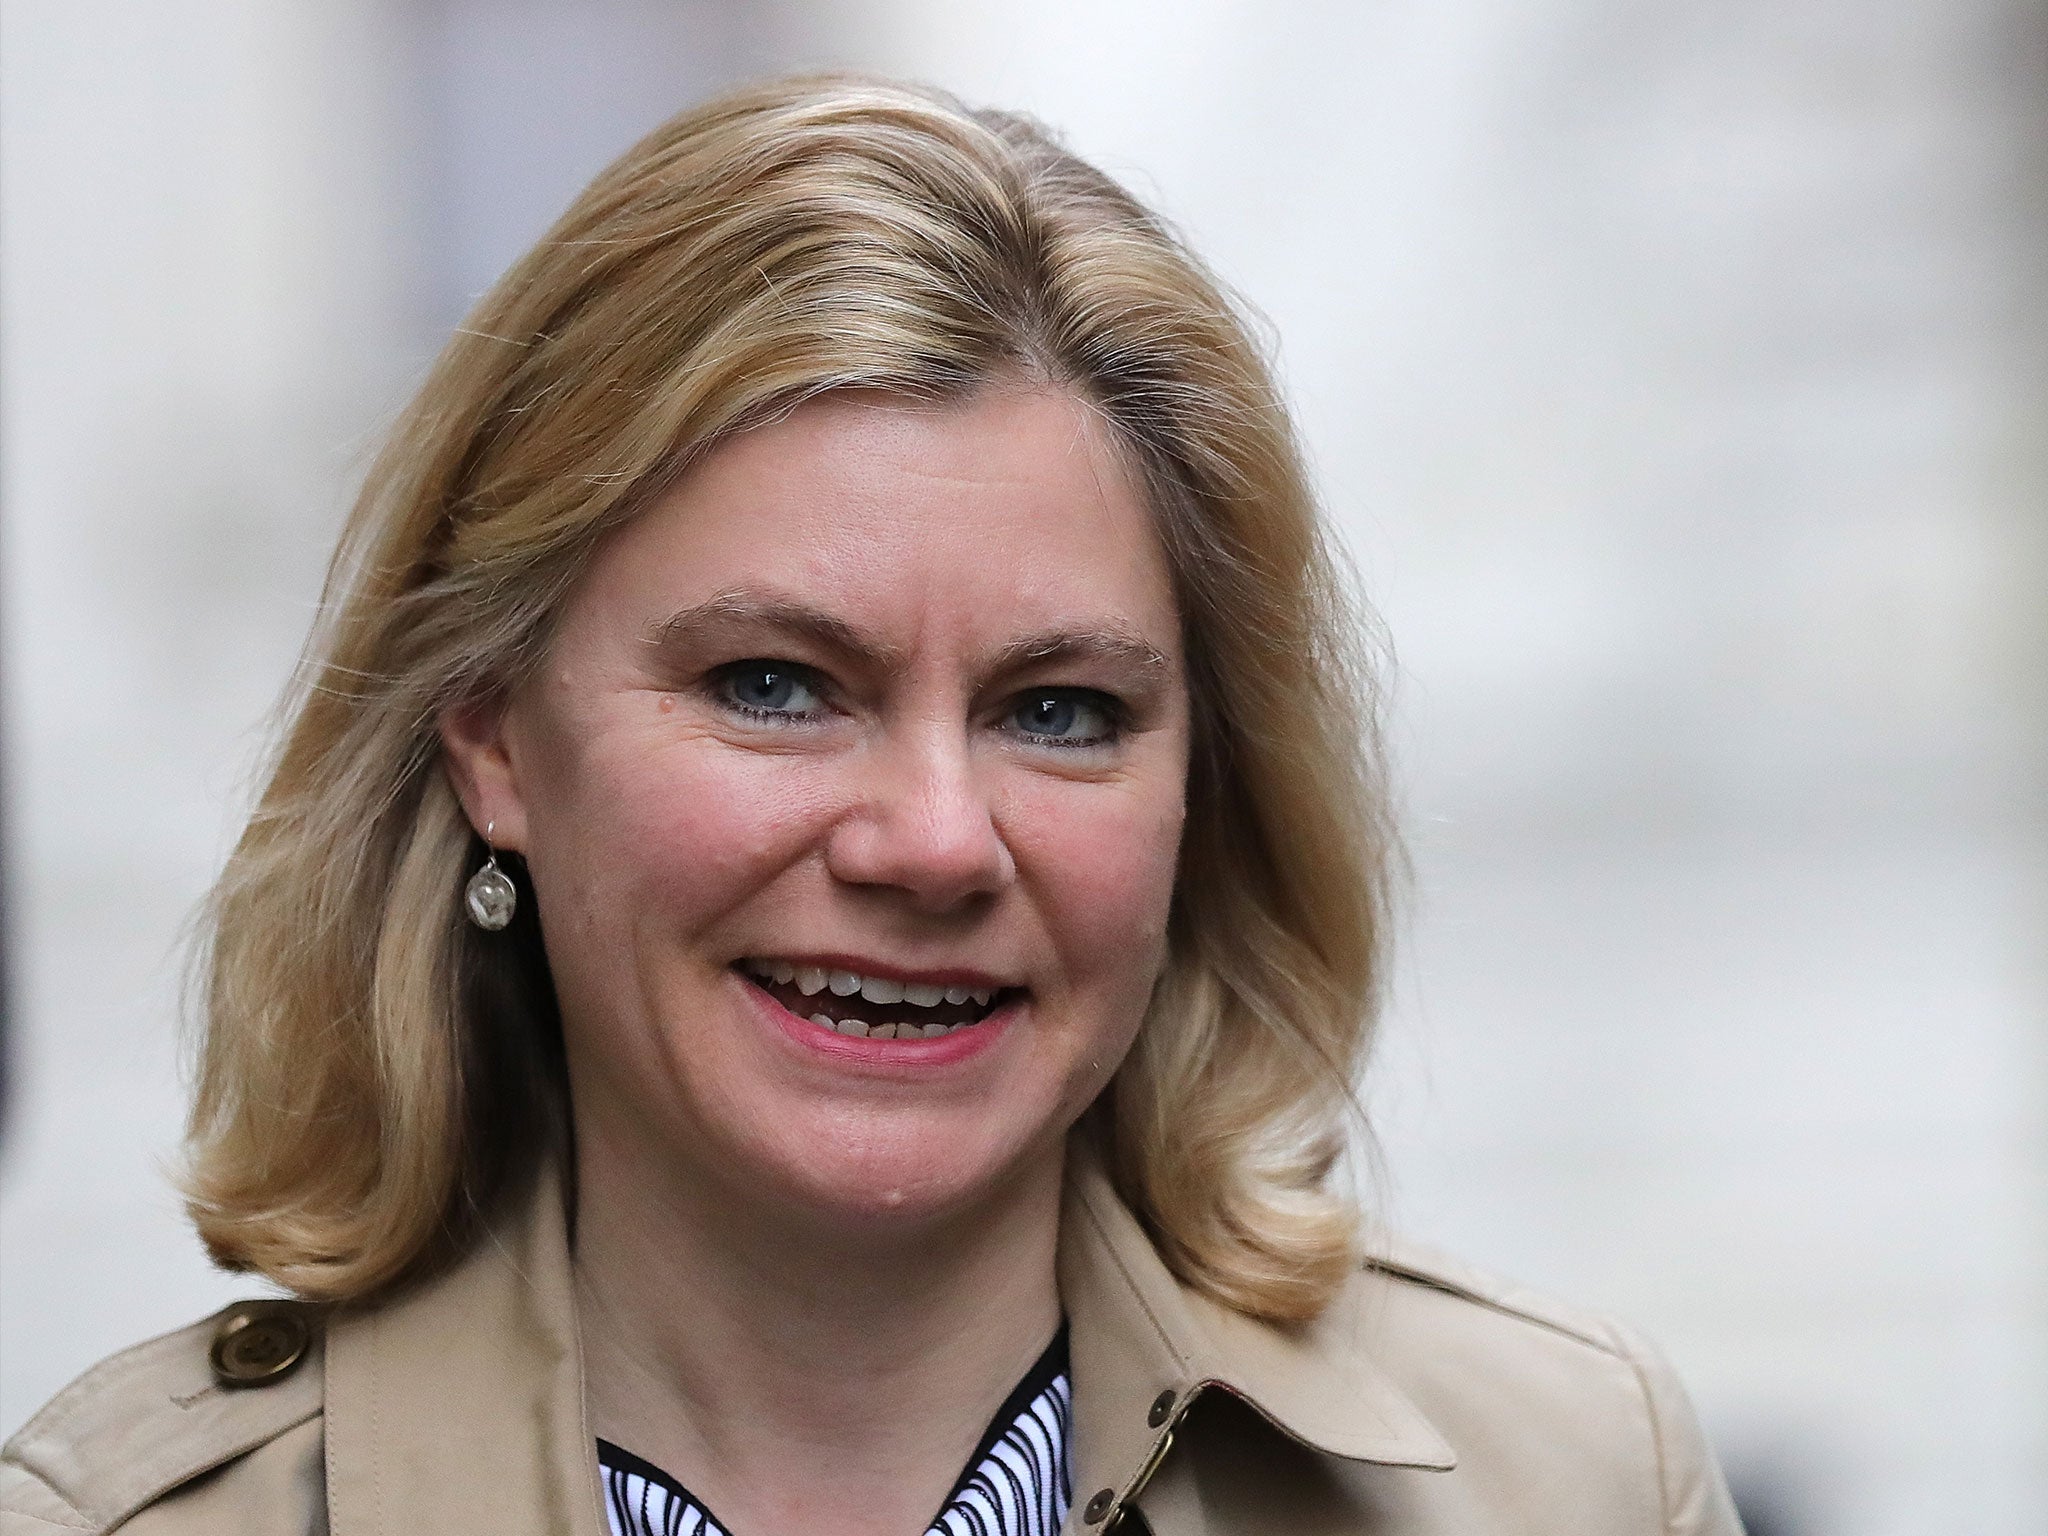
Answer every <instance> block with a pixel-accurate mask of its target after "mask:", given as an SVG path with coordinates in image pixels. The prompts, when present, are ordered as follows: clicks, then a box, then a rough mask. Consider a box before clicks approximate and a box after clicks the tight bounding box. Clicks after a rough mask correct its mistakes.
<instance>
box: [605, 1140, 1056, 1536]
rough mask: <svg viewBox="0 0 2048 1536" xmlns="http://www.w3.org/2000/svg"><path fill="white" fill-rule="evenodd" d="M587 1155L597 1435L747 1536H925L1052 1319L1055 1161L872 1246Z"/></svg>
mask: <svg viewBox="0 0 2048 1536" xmlns="http://www.w3.org/2000/svg"><path fill="white" fill-rule="evenodd" d="M592 1130H593V1131H596V1134H594V1135H589V1136H584V1135H582V1134H579V1138H578V1142H579V1145H578V1154H577V1161H578V1169H577V1173H578V1181H577V1182H578V1199H577V1218H576V1257H575V1264H576V1273H577V1293H578V1301H579V1307H580V1313H581V1324H582V1330H583V1342H584V1355H585V1374H586V1381H587V1383H588V1385H587V1388H586V1390H587V1393H588V1401H589V1405H590V1412H591V1417H592V1422H593V1427H594V1428H595V1430H596V1432H597V1433H598V1434H599V1435H601V1436H602V1437H604V1438H605V1439H607V1440H610V1441H612V1442H613V1443H615V1444H618V1445H621V1446H624V1447H625V1448H626V1449H628V1450H631V1451H633V1452H634V1453H635V1454H637V1455H639V1456H642V1457H644V1458H646V1459H647V1460H649V1461H652V1462H654V1463H655V1464H656V1465H657V1466H660V1467H662V1468H664V1469H665V1470H667V1471H668V1472H670V1473H671V1474H673V1475H674V1476H675V1477H676V1478H678V1479H679V1480H680V1481H681V1482H682V1483H683V1484H684V1485H685V1486H686V1487H688V1488H689V1490H690V1491H691V1492H692V1493H693V1494H694V1495H696V1496H697V1498H698V1499H700V1500H701V1501H702V1502H703V1503H704V1504H705V1505H706V1506H707V1507H708V1508H710V1509H711V1510H712V1511H713V1512H714V1513H715V1514H716V1515H717V1516H718V1517H719V1519H720V1520H721V1521H723V1522H725V1523H727V1524H728V1526H729V1528H731V1529H733V1530H734V1531H736V1532H737V1533H738V1536H761V1533H773V1532H776V1531H788V1530H803V1531H807V1532H815V1533H818V1536H842V1533H843V1536H856V1533H858V1536H870V1533H872V1536H907V1533H913V1532H922V1531H923V1530H924V1529H925V1526H926V1523H927V1522H928V1521H930V1519H931V1518H932V1516H933V1515H934V1514H935V1513H936V1512H937V1511H938V1509H939V1506H940V1505H941V1504H942V1503H943V1501H944V1499H945V1497H946V1495H947V1493H948V1491H950V1489H951V1488H952V1486H953V1482H954V1480H955V1478H957V1477H958V1475H959V1472H960V1469H961V1467H962V1465H963V1464H964V1463H965V1461H966V1460H967V1458H968V1456H969V1455H970V1454H972V1452H973V1450H974V1447H975V1444H976V1442H977V1441H978V1440H979V1438H980V1435H981V1432H982V1430H983V1429H984V1428H985V1427H986V1425H987V1423H988V1421H989V1419H990V1418H991V1416H992V1415H993V1414H994V1413H995V1411H996V1410H997V1408H998V1407H999V1406H1000V1405H1001V1403H1002V1401H1003V1399H1004V1397H1005V1396H1007V1394H1008V1393H1009V1391H1010V1389H1011V1388H1012V1387H1013V1386H1015V1385H1016V1383H1017V1381H1018V1379H1019V1378H1020V1377H1021V1376H1022V1375H1023V1374H1024V1372H1025V1371H1026V1370H1027V1369H1028V1368H1029V1367H1030V1365H1031V1363H1032V1362H1033V1361H1034V1360H1035V1359H1036V1358H1037V1357H1038V1355H1039V1353H1040V1352H1041V1351H1042V1350H1043V1349H1044V1348H1045V1346H1046V1344H1047V1342H1048V1341H1049V1340H1050V1339H1051V1337H1052V1335H1053V1332H1054V1330H1055V1329H1056V1328H1057V1327H1058V1323H1059V1296H1058V1290H1057V1286H1056V1282H1055V1277H1054V1250H1055V1244H1056V1239H1057V1231H1058V1223H1059V1200H1060V1175H1061V1170H1060V1168H1059V1166H1058V1163H1057V1160H1056V1159H1054V1160H1050V1161H1051V1166H1049V1167H1047V1168H1043V1169H1036V1170H1034V1171H1033V1172H1032V1174H1031V1175H1030V1176H1029V1177H1028V1178H1026V1179H1023V1180H1020V1181H1018V1182H1017V1183H1016V1184H1015V1185H1014V1186H1013V1187H1008V1188H1005V1189H1003V1190H1001V1191H1000V1192H999V1193H998V1194H997V1195H996V1196H995V1197H994V1198H993V1199H991V1200H989V1201H987V1202H984V1203H982V1204H980V1205H979V1206H977V1208H976V1209H975V1210H974V1211H973V1212H972V1213H970V1214H967V1215H954V1216H948V1217H942V1218H934V1219H932V1220H930V1221H927V1222H921V1223H909V1222H906V1223H901V1224H894V1223H892V1224H890V1225H889V1227H888V1229H887V1230H884V1231H875V1230H862V1229H861V1228H860V1227H858V1226H857V1225H856V1226H852V1227H849V1226H848V1225H846V1224H835V1223H832V1222H830V1221H829V1220H826V1219H823V1218H821V1217H819V1216H818V1215H817V1213H815V1212H803V1211H787V1210H780V1209H774V1208H771V1207H769V1206H767V1205H766V1204H765V1203H764V1202H763V1201H762V1200H761V1199H759V1198H758V1195H756V1196H755V1197H754V1198H752V1199H748V1198H745V1197H744V1195H743V1194H742V1193H741V1192H737V1191H727V1190H721V1189H719V1188H718V1187H717V1186H716V1182H715V1181H712V1180H700V1179H691V1178H687V1177H682V1176H678V1174H677V1173H676V1172H675V1171H674V1170H673V1169H669V1170H662V1171H657V1170H654V1169H651V1168H649V1167H648V1166H647V1165H646V1161H645V1159H644V1157H635V1156H633V1155H631V1153H630V1152H625V1151H623V1148H625V1147H629V1146H631V1142H630V1141H628V1140H626V1139H625V1138H619V1139H616V1140H615V1139H613V1138H609V1137H606V1136H605V1135H604V1134H603V1133H602V1130H601V1129H599V1128H596V1127H593V1128H592Z"/></svg>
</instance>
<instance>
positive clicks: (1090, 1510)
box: [1081, 1488, 1116, 1525]
mask: <svg viewBox="0 0 2048 1536" xmlns="http://www.w3.org/2000/svg"><path fill="white" fill-rule="evenodd" d="M1115 1502H1116V1491H1115V1490H1114V1489H1111V1488H1104V1489H1103V1490H1102V1491H1101V1492H1099V1493H1097V1494H1096V1495H1095V1497H1094V1498H1092V1499H1090V1500H1089V1501H1088V1507H1087V1508H1086V1509H1084V1510H1082V1511H1081V1518H1082V1519H1083V1520H1086V1521H1087V1522H1088V1523H1089V1524H1090V1525H1100V1524H1101V1523H1102V1517H1103V1516H1104V1515H1106V1514H1108V1513H1109V1506H1110V1505H1112V1504H1114V1503H1115Z"/></svg>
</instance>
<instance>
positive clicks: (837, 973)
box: [444, 386, 1188, 1218]
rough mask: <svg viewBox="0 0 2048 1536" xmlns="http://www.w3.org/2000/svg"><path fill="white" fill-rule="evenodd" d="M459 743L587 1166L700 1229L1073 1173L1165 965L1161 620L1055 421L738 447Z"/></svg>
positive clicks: (1012, 403)
mask: <svg viewBox="0 0 2048 1536" xmlns="http://www.w3.org/2000/svg"><path fill="white" fill-rule="evenodd" d="M444 738H445V740H446V742H447V745H448V747H449V750H450V756H451V761H452V763H453V765H454V768H455V772H456V776H457V779H458V781H459V782H460V783H461V785H462V787H463V792H464V799H465V802H466V804H467V806H468V809H469V811H470V814H471V815H472V816H473V817H474V818H475V819H476V820H477V822H478V824H479V825H482V824H483V823H485V822H487V821H495V823H496V827H495V832H494V840H495V841H496V842H497V844H498V845H499V846H500V847H507V848H512V849H515V850H517V851H519V852H521V853H523V854H524V855H525V857H526V861H527V865H528V868H529V870H530V872H531V876H532V882H533V887H534V890H535V893H536V895H537V898H538V903H539V912H540V919H541V923H542V926H543V931H544V933H545V935H546V943H547V952H548V959H549V963H550V965H551V967H552V969H553V972H554V978H555V984H556V988H557V990H558V993H559V995H560V1000H561V1006H562V1013H563V1020H564V1028H565V1031H566V1035H567V1041H568V1048H569V1054H570V1072H571V1082H572V1088H573V1094H574V1100H575V1109H576V1116H577V1129H578V1137H579V1142H583V1141H587V1140H589V1139H590V1138H593V1137H594V1138H597V1141H598V1144H599V1145H600V1146H601V1147H605V1148H609V1149H610V1151H609V1153H608V1154H607V1155H608V1156H610V1157H612V1158H617V1157H621V1156H637V1157H641V1158H646V1157H649V1156H651V1157H653V1158H655V1159H657V1160H658V1161H661V1162H665V1163H670V1164H674V1165H677V1166H678V1167H679V1169H680V1171H682V1172H683V1173H685V1174H686V1175H687V1176H689V1177H691V1178H693V1179H694V1180H696V1181H698V1183H697V1187H698V1188H701V1189H704V1190H706V1191H707V1192H708V1191H710V1190H712V1189H723V1190H725V1191H727V1192H728V1193H729V1194H731V1195H732V1196H733V1197H734V1198H737V1199H745V1200H759V1199H762V1198H764V1197H765V1198H773V1199H779V1200H786V1201H794V1202H797V1203H799V1204H801V1205H803V1206H805V1207H807V1208H810V1209H812V1210H813V1211H815V1212H820V1213H827V1214H832V1215H836V1216H839V1217H849V1216H850V1217H855V1218H859V1217H875V1216H880V1215H883V1214H886V1213H896V1214H898V1215H901V1216H915V1215H918V1214H924V1215H941V1214H944V1213H946V1212H949V1211H955V1210H959V1209H962V1208H964V1207H966V1206H967V1205H970V1204H971V1203H972V1202H974V1201H975V1200H976V1199H977V1198H980V1197H983V1196H986V1195H987V1194H989V1193H990V1192H991V1191H992V1190H994V1189H995V1188H997V1187H998V1186H999V1185H1000V1184H1001V1183H1002V1182H1003V1181H1004V1180H1006V1179H1007V1178H1009V1177H1011V1176H1014V1175H1016V1174H1017V1173H1019V1172H1021V1171H1024V1170H1027V1169H1032V1168H1037V1169H1041V1170H1048V1169H1052V1168H1056V1167H1057V1152H1058V1145H1059V1140H1060V1137H1061V1136H1062V1134H1063V1133H1064V1132H1065V1130H1066V1128H1067V1127H1068V1126H1069V1125H1070V1124H1071V1123H1072V1121H1073V1120H1074V1119H1075V1117H1076V1116H1078V1115H1079V1114H1080V1112H1081V1111H1082V1109H1083V1108H1085V1107H1086V1105H1087V1104H1088V1102H1089V1101H1090V1100H1091V1099H1092V1098H1094V1096H1095V1095H1096V1093H1097V1092H1098V1091H1099V1090H1100V1089H1101V1088H1102V1086H1103V1085H1104V1083H1105V1082H1107V1080H1108V1078H1109V1076H1110V1074H1111V1073H1112V1072H1113V1071H1114V1070H1115V1068H1116V1066H1117V1064H1118V1062H1119V1061H1120V1060H1121V1058H1122V1057H1123V1055H1124V1053H1125V1051H1126V1050H1127V1048H1128V1047H1129V1045H1130V1043H1131V1039H1132V1037H1133V1035H1134V1033H1135V1032H1136V1030H1137V1028H1138V1024H1139V1020H1140V1018H1141V1017H1142V1016H1143V1014H1144V1011H1145V1008H1146V1005H1147V1002H1148V1000H1149V998H1150V995H1151V992H1152V987H1153V983H1154V981H1155V979H1156V978H1157V976H1158V974H1159V970H1160V967H1161V964H1162V962H1163V960H1164V957H1165V943H1166V922H1167V910H1168V905H1169V903H1170V900H1171V896H1172V890H1173V882H1174V870H1175V860H1176V856H1177V853H1178V849H1179V844H1180V833H1181V821H1182V810H1183V802H1184V784H1185V779H1186V773H1187V759H1188V706H1187V695H1186V684H1185V679H1184V671H1183V664H1182V655H1181V645H1180V624H1179V617H1178V614H1177V612H1176V608H1175V604H1174V600H1173V595H1172V590H1171V584H1170V581H1169V578H1168V573H1167V569H1166V564H1165V561H1164V558H1163V555H1162V552H1161V550H1160V548H1159V545H1158V542H1157V539H1156V537H1155V535H1154V533H1153V531H1152V526H1151V519H1150V517H1149V515H1148V513H1147V510H1146V507H1145V505H1144V502H1143V498H1142V495H1141V492H1140V490H1139V488H1138V486H1137V484H1136V483H1135V482H1134V479H1133V477H1132V476H1131V474H1130V473H1129V471H1128V469H1127V467H1126V465H1125V464H1124V462H1123V460H1122V457H1121V455H1120V454H1119V452H1118V451H1117V450H1116V449H1115V447H1114V446H1113V444H1112V443H1111V441H1110V439H1109V437H1108V436H1107V434H1106V431H1105V429H1104V428H1103V427H1102V425H1101V424H1100V423H1099V422H1098V421H1097V419H1096V418H1095V416H1094V415H1093V414H1092V413H1091V412H1090V411H1089V410H1088V409H1086V408H1085V407H1083V406H1082V405H1080V404H1079V403H1078V402H1076V401H1075V400H1074V399H1072V398H1071V397H1069V396H1067V395H1065V394H1061V393H1057V392H1045V391H1030V390H1027V389H1025V388H1023V387H1022V386H1019V387H1017V388H1015V389H1008V390H990V391H988V392H985V393H983V394H982V395H980V396H978V397H976V398H974V399H972V400H971V401H969V402H967V403H965V404H958V405H950V406H919V405H913V404H908V403H904V402H900V401H893V400H890V399H888V398H887V397H880V396H873V395H865V396H862V395H843V396H827V397H825V398H822V399H819V400H816V401H813V402H811V403H809V404H806V405H804V406H801V407H800V408H798V409H797V410H796V411H795V412H793V413H792V414H791V415H789V416H788V417H787V418H785V419H783V420H781V421H779V422H776V423H774V424H772V425H768V426H764V427H761V428H758V429H756V430H753V431H750V432H747V433H744V434H742V435H740V436H738V437H735V438H733V439H731V440H730V441H728V442H727V443H725V444H723V445H722V446H721V447H719V448H718V449H717V450H716V451H715V452H713V453H712V454H710V455H709V456H708V457H707V458H706V459H705V460H704V461H703V462H702V463H701V464H700V465H699V466H698V467H696V468H695V469H694V470H693V471H692V472H691V473H690V474H689V475H687V476H686V477H685V478H684V479H683V481H682V482H681V483H680V484H679V485H678V486H677V487H676V488H675V489H674V490H673V491H672V492H671V493H669V494H668V495H667V496H666V497H664V498H663V499H662V500H661V501H659V502H657V503H656V504H655V505H654V506H653V507H652V508H650V509H649V510H648V511H647V512H646V513H645V514H644V515H643V516H641V517H640V518H639V519H638V520H637V521H635V522H634V523H632V524H630V525H628V526H627V527H625V528H623V529H622V530H620V531H619V532H618V533H617V534H616V535H614V536H612V537H611V539H610V540H609V542H607V543H606V544H605V545H604V546H603V547H602V548H601V549H600V550H599V552H598V553H597V555H596V556H595V557H594V559H593V561H592V563H591V564H590V566H589V568H588V569H587V571H586V572H585V574H584V575H583V576H582V577H581V578H580V581H579V584H578V585H577V587H576V588H575V590H574V591H573V593H572V594H571V596H570V598H569V600H568V603H567V606H566V608H565V610H564V612H563V614H562V617H561V622H560V627H559V629H558V631H557V633H556V635H555V638H554V641H553V643H552V647H551V651H550V654H549V656H548V659H547V661H546V663H545V665H544V666H543V667H542V668H541V669H540V671H539V672H538V674H537V675H536V676H535V677H534V678H533V679H532V680H531V681H530V682H529V683H528V684H527V685H526V686H524V687H523V688H522V689H520V690H519V691H518V692H517V693H516V694H515V695H514V696H513V697H512V698H511V700H510V702H509V703H508V704H507V705H506V706H505V707H504V709H503V710H502V712H499V713H496V714H492V713H490V712H486V711H470V712H467V713H458V714H453V715H451V716H450V717H449V718H448V719H447V720H446V721H445V722H444Z"/></svg>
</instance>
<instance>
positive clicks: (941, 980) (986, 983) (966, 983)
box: [746, 951, 1023, 992]
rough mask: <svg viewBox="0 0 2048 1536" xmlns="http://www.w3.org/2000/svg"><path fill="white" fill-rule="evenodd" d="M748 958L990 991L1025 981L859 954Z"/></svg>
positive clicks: (909, 983)
mask: <svg viewBox="0 0 2048 1536" xmlns="http://www.w3.org/2000/svg"><path fill="white" fill-rule="evenodd" d="M746 958H747V959H749V960H782V961H786V962H787V963H789V964H790V965H794V966H799V967H803V966H815V967H816V968H817V969H819V970H821V971H851V972H852V973H853V974H854V975H856V976H873V977H874V978H876V979H877V980H878V981H900V982H902V983H903V984H904V985H905V986H925V987H986V988H987V989H988V990H989V991H991V992H1000V991H1003V990H1005V989H1009V988H1018V987H1021V986H1022V985H1023V983H1022V982H1018V981H1009V980H1005V979H1004V978H1003V977H1001V976H995V975H991V974H990V973H989V972H987V971H973V970H964V969H960V968H958V967H955V968H953V969H938V970H909V969H906V968H905V967H903V966H900V965H890V964H888V963H886V962H884V961H881V960H869V959H864V958H862V957H861V956H859V955H845V954H815V953H814V954H785V953H782V952H779V951H778V952H776V953H772V954H771V953H767V952H765V951H764V952H763V953H761V954H758V955H749V956H747V957H746Z"/></svg>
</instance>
